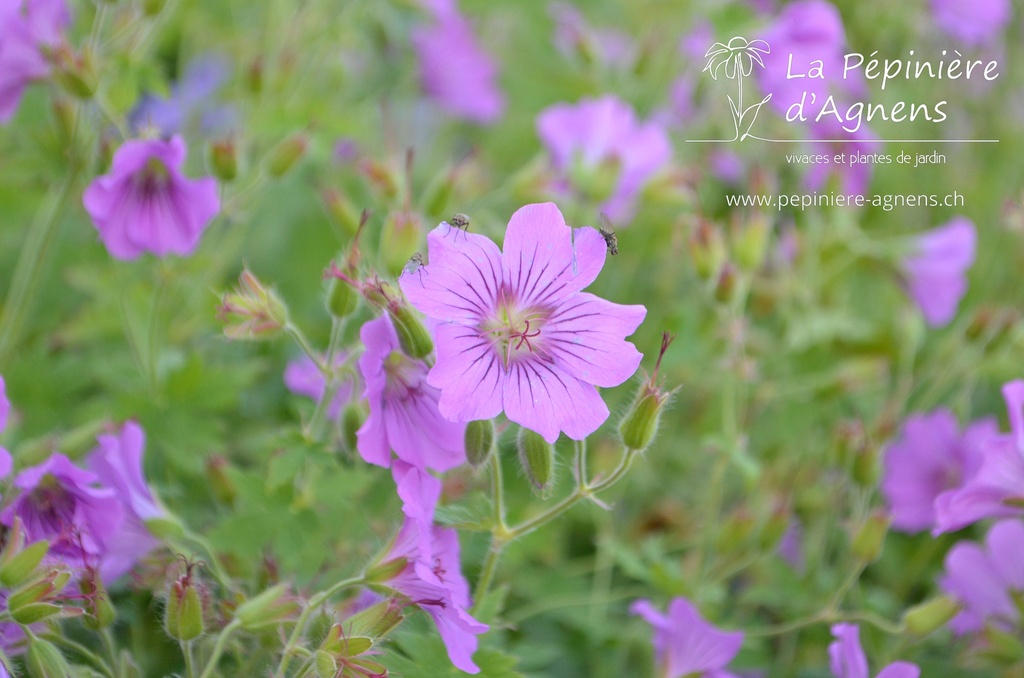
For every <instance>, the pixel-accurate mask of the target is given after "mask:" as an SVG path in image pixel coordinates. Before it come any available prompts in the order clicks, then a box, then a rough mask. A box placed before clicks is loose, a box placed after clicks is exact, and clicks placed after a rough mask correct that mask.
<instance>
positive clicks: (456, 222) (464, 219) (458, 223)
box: [448, 212, 469, 233]
mask: <svg viewBox="0 0 1024 678" xmlns="http://www.w3.org/2000/svg"><path fill="white" fill-rule="evenodd" d="M453 228H456V229H458V230H460V231H462V232H464V233H465V232H467V231H469V217H468V216H467V215H465V214H463V213H462V212H459V213H457V214H453V215H452V218H451V219H449V220H448V230H451V229H453Z"/></svg>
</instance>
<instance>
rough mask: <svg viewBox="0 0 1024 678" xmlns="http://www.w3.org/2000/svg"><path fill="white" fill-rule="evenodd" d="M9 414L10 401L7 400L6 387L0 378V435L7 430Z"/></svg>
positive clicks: (0, 377)
mask: <svg viewBox="0 0 1024 678" xmlns="http://www.w3.org/2000/svg"><path fill="white" fill-rule="evenodd" d="M10 413H11V401H10V400H8V399H7V385H6V384H5V383H4V378H3V377H2V376H0V433H3V431H4V429H5V428H7V417H8V415H10Z"/></svg>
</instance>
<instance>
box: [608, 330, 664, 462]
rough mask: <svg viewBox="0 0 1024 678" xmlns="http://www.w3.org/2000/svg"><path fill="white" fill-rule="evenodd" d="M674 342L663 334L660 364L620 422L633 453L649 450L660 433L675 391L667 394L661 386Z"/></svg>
mask: <svg viewBox="0 0 1024 678" xmlns="http://www.w3.org/2000/svg"><path fill="white" fill-rule="evenodd" d="M674 339H675V336H674V335H671V334H669V333H668V332H662V334H661V349H660V351H659V352H658V361H657V362H656V363H655V364H654V372H652V373H651V376H650V377H649V378H648V379H647V380H646V381H644V383H643V384H641V385H640V389H639V390H638V391H637V394H636V398H634V399H633V404H632V405H630V406H629V409H628V410H626V415H625V416H624V417H622V421H620V422H619V435H621V436H622V443H623V444H624V445H625V446H626V447H627V448H629V449H631V450H639V451H643V450H645V449H647V446H648V445H650V444H651V442H652V441H653V440H654V435H655V434H656V433H657V432H658V421H659V420H660V419H661V412H662V410H664V409H665V404H666V403H667V402H668V399H669V397H670V396H671V395H672V391H665V390H664V389H662V388H661V386H659V385H658V372H659V371H660V370H661V361H662V359H663V358H664V357H665V351H667V350H668V347H669V346H670V345H671V344H672V341H673V340H674Z"/></svg>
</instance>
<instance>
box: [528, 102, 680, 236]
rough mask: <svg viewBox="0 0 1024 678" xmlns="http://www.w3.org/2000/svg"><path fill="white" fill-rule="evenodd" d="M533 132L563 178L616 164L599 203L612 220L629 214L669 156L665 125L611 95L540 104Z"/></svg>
mask: <svg viewBox="0 0 1024 678" xmlns="http://www.w3.org/2000/svg"><path fill="white" fill-rule="evenodd" d="M537 134H538V135H539V136H540V138H541V141H543V142H544V146H545V147H546V148H547V150H548V153H549V155H550V156H551V163H552V165H553V166H554V169H555V171H556V172H558V173H559V174H560V175H561V176H562V178H563V179H568V178H569V177H570V176H574V177H578V176H579V175H581V174H587V173H593V174H595V176H596V175H599V174H600V173H601V170H602V167H603V166H608V167H610V168H613V169H615V171H616V176H615V182H614V185H613V186H612V187H611V195H609V196H608V197H607V199H605V200H604V201H603V203H602V205H601V210H602V211H603V212H605V213H606V214H607V215H608V217H609V218H611V219H612V221H621V220H627V219H629V217H630V216H631V215H632V213H633V203H634V202H635V201H636V198H637V196H638V195H639V194H640V191H641V189H643V187H644V185H645V184H646V183H647V182H648V181H649V180H650V179H651V178H652V177H653V176H654V175H655V174H656V173H657V172H658V171H659V170H660V169H662V168H663V167H665V165H667V164H668V162H669V160H670V159H671V158H672V144H671V142H669V139H668V135H667V134H666V133H665V130H664V129H662V127H661V126H660V125H659V124H657V123H655V122H650V121H648V122H645V123H641V122H639V121H638V120H637V118H636V113H635V112H634V111H633V108H632V107H631V106H630V105H629V104H627V103H626V102H624V101H622V100H620V99H618V98H617V97H615V96H613V95H611V94H608V95H605V96H603V97H601V98H599V99H583V100H581V101H579V102H578V103H576V104H555V105H554V106H550V107H548V108H546V109H544V110H543V111H541V113H540V115H538V116H537ZM577 188H580V187H577Z"/></svg>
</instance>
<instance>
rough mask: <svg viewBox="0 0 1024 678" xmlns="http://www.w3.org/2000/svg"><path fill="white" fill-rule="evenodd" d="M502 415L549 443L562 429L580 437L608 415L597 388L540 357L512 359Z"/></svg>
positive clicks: (570, 435)
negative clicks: (537, 434)
mask: <svg viewBox="0 0 1024 678" xmlns="http://www.w3.org/2000/svg"><path fill="white" fill-rule="evenodd" d="M502 399H503V401H504V404H505V416H507V417H508V418H509V419H510V420H512V421H514V422H516V423H517V424H521V425H522V426H525V427H526V428H528V429H530V430H531V431H536V432H537V433H539V434H541V435H542V436H543V437H544V439H545V440H546V441H548V442H549V443H553V442H555V440H557V439H558V433H559V431H564V432H565V434H566V435H567V436H569V437H570V438H572V439H573V440H583V439H584V438H586V437H587V436H588V435H590V434H591V433H593V432H594V431H596V430H597V428H598V427H599V426H600V425H601V424H603V423H604V421H605V420H606V419H607V418H608V406H607V405H605V403H604V400H602V399H601V396H600V395H599V394H598V392H597V389H596V388H594V387H593V386H591V385H590V384H587V383H586V382H583V381H580V380H579V379H577V378H576V377H574V376H572V375H570V374H568V373H566V372H565V371H563V370H562V369H560V368H559V367H557V366H556V365H553V364H552V363H549V362H547V361H545V360H542V359H526V360H519V361H513V362H512V363H511V364H510V365H509V372H508V375H507V376H506V378H505V383H504V393H503V395H502Z"/></svg>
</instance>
